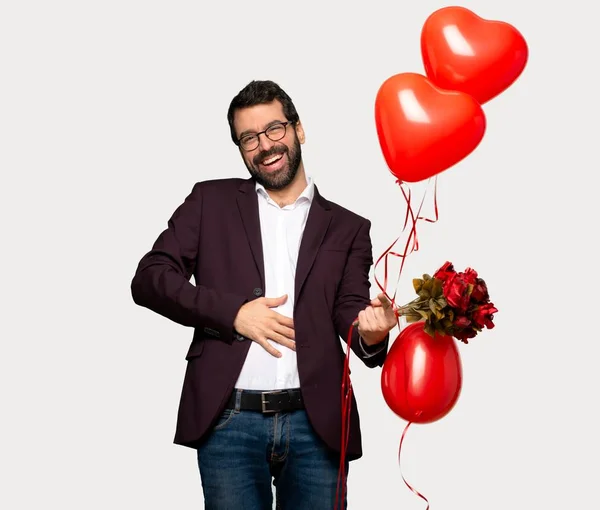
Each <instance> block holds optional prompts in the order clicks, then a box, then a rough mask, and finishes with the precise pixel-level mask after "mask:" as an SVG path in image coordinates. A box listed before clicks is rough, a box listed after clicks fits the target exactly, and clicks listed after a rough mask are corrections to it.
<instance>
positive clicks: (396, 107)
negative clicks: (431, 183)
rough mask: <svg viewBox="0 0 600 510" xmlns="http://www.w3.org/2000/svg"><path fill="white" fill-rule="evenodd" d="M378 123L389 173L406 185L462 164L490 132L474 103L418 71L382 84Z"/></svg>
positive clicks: (378, 106)
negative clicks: (437, 84) (432, 81)
mask: <svg viewBox="0 0 600 510" xmlns="http://www.w3.org/2000/svg"><path fill="white" fill-rule="evenodd" d="M375 123H376V127H377V135H378V137H379V143H380V146H381V150H382V152H383V155H384V158H385V161H386V163H387V165H388V167H389V169H390V171H391V172H392V174H394V175H395V176H396V177H397V178H398V179H399V180H400V181H406V182H418V181H422V180H424V179H427V178H429V177H432V176H434V175H435V174H437V173H439V172H441V171H443V170H446V169H447V168H449V167H451V166H453V165H454V164H456V163H458V162H459V161H460V160H462V159H463V158H465V157H466V156H467V155H469V154H470V153H471V152H472V151H473V150H474V149H475V148H476V147H477V146H478V145H479V142H480V141H481V139H482V138H483V135H484V133H485V128H486V118H485V115H484V113H483V110H482V108H481V105H480V104H479V103H477V101H475V99H473V98H472V97H471V96H469V95H467V94H464V93H462V92H458V91H454V90H442V89H441V88H439V87H436V86H435V85H434V84H432V83H431V82H430V81H429V80H428V79H427V78H426V77H425V76H423V75H421V74H417V73H401V74H396V75H394V76H391V77H390V78H388V79H387V80H386V81H384V82H383V84H382V85H381V87H380V88H379V91H378V92H377V97H376V100H375Z"/></svg>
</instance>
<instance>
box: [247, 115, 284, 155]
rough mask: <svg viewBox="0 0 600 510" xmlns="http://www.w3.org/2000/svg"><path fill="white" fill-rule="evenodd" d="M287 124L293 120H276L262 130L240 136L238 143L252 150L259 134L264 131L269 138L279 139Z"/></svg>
mask: <svg viewBox="0 0 600 510" xmlns="http://www.w3.org/2000/svg"><path fill="white" fill-rule="evenodd" d="M288 124H293V122H292V121H290V120H288V121H287V122H278V123H277V124H272V125H271V126H269V127H268V128H267V129H265V130H264V131H260V132H259V133H252V134H248V135H244V136H242V137H241V138H240V139H239V140H238V143H239V144H240V145H241V147H242V149H244V150H245V151H253V150H254V149H256V148H257V147H258V137H259V135H262V134H263V133H264V134H265V136H266V137H267V138H268V139H269V140H271V141H273V142H276V141H277V140H281V139H282V138H283V137H284V136H285V132H286V129H287V126H288Z"/></svg>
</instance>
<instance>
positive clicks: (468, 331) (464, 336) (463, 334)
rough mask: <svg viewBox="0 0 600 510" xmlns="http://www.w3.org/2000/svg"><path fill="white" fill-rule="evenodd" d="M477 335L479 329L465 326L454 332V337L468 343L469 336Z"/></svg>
mask: <svg viewBox="0 0 600 510" xmlns="http://www.w3.org/2000/svg"><path fill="white" fill-rule="evenodd" d="M476 335H477V331H476V330H474V329H473V328H465V329H462V330H459V331H455V332H454V333H453V335H452V336H453V337H454V338H456V339H457V340H460V341H461V342H463V343H465V344H468V343H469V341H468V339H469V338H475V336H476Z"/></svg>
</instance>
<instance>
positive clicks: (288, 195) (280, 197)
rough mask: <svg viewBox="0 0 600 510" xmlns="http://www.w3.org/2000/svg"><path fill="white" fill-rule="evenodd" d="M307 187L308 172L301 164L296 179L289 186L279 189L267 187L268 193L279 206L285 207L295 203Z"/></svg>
mask: <svg viewBox="0 0 600 510" xmlns="http://www.w3.org/2000/svg"><path fill="white" fill-rule="evenodd" d="M305 189H306V173H305V172H304V166H303V165H302V164H300V167H299V168H298V172H297V173H296V176H295V177H294V180H293V181H292V182H291V183H290V184H289V185H288V186H287V187H285V188H284V189H279V190H270V189H267V193H268V194H269V196H270V197H271V198H272V199H273V200H274V201H275V202H276V203H277V205H279V207H285V206H286V205H290V204H293V203H294V202H295V201H296V200H297V199H298V197H299V196H300V195H301V194H302V192H303V191H304V190H305Z"/></svg>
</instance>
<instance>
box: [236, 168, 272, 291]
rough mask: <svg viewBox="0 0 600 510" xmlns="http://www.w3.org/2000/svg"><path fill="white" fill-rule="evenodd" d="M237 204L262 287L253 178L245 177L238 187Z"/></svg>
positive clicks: (262, 276) (258, 221) (263, 276)
mask: <svg viewBox="0 0 600 510" xmlns="http://www.w3.org/2000/svg"><path fill="white" fill-rule="evenodd" d="M237 204H238V208H239V210H240V216H241V217H242V223H243V224H244V229H245V231H246V236H247V237H248V244H249V245H250V250H251V251H252V256H253V257H254V263H255V264H256V269H258V272H259V274H260V281H261V282H262V285H263V287H264V283H265V268H264V265H265V262H264V255H263V249H262V239H261V235H260V218H259V214H258V197H257V196H256V189H255V185H254V180H252V179H247V180H245V181H244V182H243V183H242V185H241V186H240V187H239V189H238V196H237Z"/></svg>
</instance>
